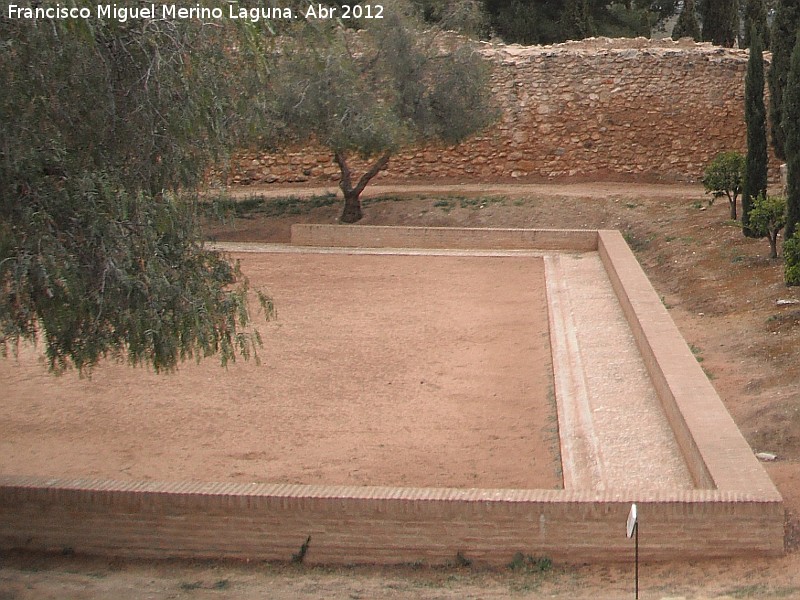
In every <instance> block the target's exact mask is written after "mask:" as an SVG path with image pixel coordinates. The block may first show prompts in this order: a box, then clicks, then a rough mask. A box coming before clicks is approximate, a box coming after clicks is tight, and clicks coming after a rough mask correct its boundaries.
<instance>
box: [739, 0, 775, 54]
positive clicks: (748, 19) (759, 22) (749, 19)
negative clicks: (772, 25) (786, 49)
mask: <svg viewBox="0 0 800 600" xmlns="http://www.w3.org/2000/svg"><path fill="white" fill-rule="evenodd" d="M753 27H755V29H756V31H758V34H759V35H760V36H761V42H762V47H763V48H764V49H768V48H769V27H768V26H767V5H766V3H765V2H764V0H747V6H746V7H745V11H744V39H743V40H742V48H749V47H750V44H751V40H752V35H751V32H752V30H753Z"/></svg>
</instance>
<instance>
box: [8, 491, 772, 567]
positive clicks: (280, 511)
mask: <svg viewBox="0 0 800 600" xmlns="http://www.w3.org/2000/svg"><path fill="white" fill-rule="evenodd" d="M631 502H637V506H638V510H639V519H640V523H641V530H640V531H641V534H640V554H641V557H642V559H643V560H667V559H674V558H676V557H681V558H687V559H689V558H713V557H722V556H737V555H747V556H753V555H760V554H764V555H772V554H779V553H780V552H781V551H782V550H783V542H782V539H783V538H782V536H783V510H782V506H781V504H780V503H779V502H766V503H765V502H764V500H763V499H762V498H760V497H758V496H755V495H749V494H745V493H740V494H733V493H725V492H717V491H701V490H698V491H692V492H684V493H676V494H664V493H662V494H648V493H647V492H636V491H630V492H614V493H607V494H596V493H582V492H568V491H563V490H552V491H549V490H452V489H414V488H360V487H359V488H353V487H316V486H314V487H312V486H290V485H283V486H281V485H252V486H250V485H247V484H157V483H120V482H116V483H115V482H107V481H94V480H45V479H33V478H9V477H0V513H1V514H2V516H0V548H2V549H8V548H26V549H34V550H44V551H51V552H62V551H63V550H65V549H67V548H68V549H70V550H72V551H74V552H79V553H90V554H111V555H117V556H134V557H154V558H163V557H175V556H177V557H208V558H234V559H254V560H286V561H288V560H290V559H291V557H292V555H293V554H295V553H297V552H298V551H299V550H300V546H301V545H302V544H303V543H304V542H305V541H306V539H307V538H308V536H311V541H310V544H309V547H308V552H307V554H306V557H305V559H306V561H307V562H309V563H326V564H351V563H378V564H393V563H404V562H417V561H425V562H428V563H432V564H442V563H447V562H448V561H453V560H454V559H455V557H456V554H457V553H459V552H460V553H461V554H462V555H464V556H465V557H467V558H470V559H472V560H475V561H477V562H479V563H485V564H492V565H503V564H507V563H508V562H509V561H510V560H511V559H512V557H513V556H514V554H515V553H516V552H523V553H525V554H531V555H534V556H548V557H550V558H552V559H554V560H558V561H568V562H613V561H625V560H630V558H631V556H632V551H633V547H632V543H631V541H630V540H628V539H627V538H626V537H625V520H626V517H627V514H628V511H629V509H630V503H631Z"/></svg>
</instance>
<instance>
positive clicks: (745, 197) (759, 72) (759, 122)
mask: <svg viewBox="0 0 800 600" xmlns="http://www.w3.org/2000/svg"><path fill="white" fill-rule="evenodd" d="M750 39H751V42H752V45H751V46H750V58H749V59H748V61H747V76H746V77H745V84H744V120H745V123H746V124H747V157H746V160H745V176H744V190H743V192H742V231H743V232H744V234H745V235H746V236H747V237H760V236H759V235H758V234H757V233H756V232H754V231H753V230H752V229H751V228H750V226H749V225H750V209H751V207H752V206H753V202H754V201H755V199H756V198H757V197H758V196H764V197H766V195H767V111H766V108H765V107H764V57H763V51H762V48H761V36H760V35H759V33H758V30H757V29H756V28H755V26H754V27H753V29H752V31H751V32H750Z"/></svg>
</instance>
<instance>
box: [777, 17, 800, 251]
mask: <svg viewBox="0 0 800 600" xmlns="http://www.w3.org/2000/svg"><path fill="white" fill-rule="evenodd" d="M782 110H783V121H782V123H781V129H782V130H783V134H784V151H785V152H786V167H787V174H786V203H787V207H786V237H787V238H790V237H792V236H793V235H794V233H795V231H798V230H800V30H798V34H797V43H796V44H795V47H794V51H793V52H792V60H791V64H790V69H789V75H788V77H787V79H786V87H785V88H784V90H783V103H782Z"/></svg>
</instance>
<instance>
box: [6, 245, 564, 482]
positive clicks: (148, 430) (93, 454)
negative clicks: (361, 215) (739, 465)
mask: <svg viewBox="0 0 800 600" xmlns="http://www.w3.org/2000/svg"><path fill="white" fill-rule="evenodd" d="M236 258H239V259H240V260H241V262H242V269H243V271H244V273H245V274H246V275H247V276H248V277H249V279H250V281H251V285H252V286H253V287H259V288H264V289H268V291H269V292H270V294H271V295H272V296H273V298H274V300H275V302H276V305H277V307H278V319H277V320H276V321H274V322H271V323H267V324H264V325H261V330H262V335H263V337H264V340H265V344H264V347H263V349H262V350H261V352H260V362H261V364H256V363H255V362H250V363H244V362H243V361H240V362H239V363H237V364H234V365H231V366H229V367H228V368H227V370H226V369H223V368H222V367H220V366H219V365H218V364H217V363H216V362H215V361H214V360H213V359H210V360H206V361H204V362H202V363H201V364H199V365H198V364H188V365H184V366H182V367H181V369H180V370H179V372H178V373H176V374H174V375H166V376H159V375H155V374H153V373H149V372H146V371H145V370H143V369H131V368H129V367H127V366H125V365H117V364H106V365H102V366H100V367H99V368H97V369H96V370H95V371H94V372H93V373H92V377H91V380H87V379H80V378H79V377H78V376H77V375H76V374H75V373H68V374H66V375H65V376H62V377H54V376H52V375H49V374H47V373H46V371H45V370H44V368H43V367H42V366H41V365H40V364H39V363H38V361H37V360H36V358H35V352H33V351H32V350H31V349H28V350H26V351H25V352H24V353H23V355H22V356H21V357H20V360H19V362H17V361H14V360H7V361H1V362H0V382H2V387H3V389H4V391H5V400H4V402H3V403H2V404H0V472H3V473H5V474H13V475H17V474H18V475H26V474H28V475H43V476H56V475H63V476H68V477H69V476H73V477H81V476H91V477H100V478H109V479H145V480H159V481H187V480H188V481H239V482H270V483H305V484H335V485H389V486H414V487H417V486H419V487H489V488H491V487H499V488H508V487H510V488H553V487H558V486H560V484H561V482H560V480H559V478H558V474H559V473H560V463H559V462H558V454H557V448H558V438H557V431H556V424H555V416H554V411H555V406H554V403H553V397H552V367H551V363H550V356H549V337H548V329H547V316H546V315H547V312H546V304H545V302H546V300H545V291H544V272H543V271H544V267H543V264H542V261H541V259H539V258H533V257H531V258H514V259H508V258H496V257H477V258H463V257H442V256H431V257H424V256H364V255H361V256H348V255H343V254H338V255H330V254H327V255H322V254H263V255H254V254H242V255H239V256H236Z"/></svg>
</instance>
